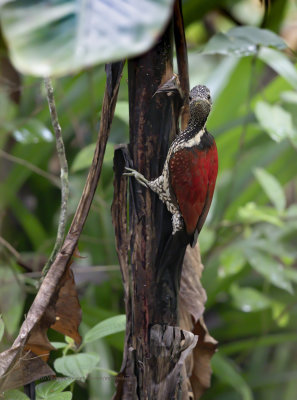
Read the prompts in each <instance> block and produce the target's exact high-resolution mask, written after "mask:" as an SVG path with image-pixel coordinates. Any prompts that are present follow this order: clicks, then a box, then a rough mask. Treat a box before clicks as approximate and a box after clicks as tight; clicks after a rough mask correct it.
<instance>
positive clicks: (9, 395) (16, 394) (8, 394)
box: [3, 389, 29, 400]
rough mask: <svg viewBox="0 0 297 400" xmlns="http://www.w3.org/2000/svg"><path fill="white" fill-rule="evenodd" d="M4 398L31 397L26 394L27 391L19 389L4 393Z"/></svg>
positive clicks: (11, 399)
mask: <svg viewBox="0 0 297 400" xmlns="http://www.w3.org/2000/svg"><path fill="white" fill-rule="evenodd" d="M3 399H4V400H29V397H28V396H26V395H25V393H23V392H21V391H19V390H16V389H14V390H8V391H7V392H5V393H4V397H3Z"/></svg>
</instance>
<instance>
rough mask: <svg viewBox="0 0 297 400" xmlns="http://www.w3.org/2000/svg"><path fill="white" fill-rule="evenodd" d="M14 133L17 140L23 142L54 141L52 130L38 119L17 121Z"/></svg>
mask: <svg viewBox="0 0 297 400" xmlns="http://www.w3.org/2000/svg"><path fill="white" fill-rule="evenodd" d="M16 125H17V126H16V127H15V128H14V130H13V132H12V134H13V136H14V138H15V140H16V141H17V142H20V143H23V144H31V143H39V142H52V141H53V139H54V137H53V134H52V133H51V131H50V130H48V129H47V127H46V126H45V125H43V123H42V122H40V121H38V120H37V119H28V120H25V121H17V122H16Z"/></svg>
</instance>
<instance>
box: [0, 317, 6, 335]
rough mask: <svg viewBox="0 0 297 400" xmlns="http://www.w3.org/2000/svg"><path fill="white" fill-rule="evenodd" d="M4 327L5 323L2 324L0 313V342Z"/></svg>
mask: <svg viewBox="0 0 297 400" xmlns="http://www.w3.org/2000/svg"><path fill="white" fill-rule="evenodd" d="M4 328H5V325H4V322H3V319H2V316H1V315H0V342H1V340H2V337H3V335H4Z"/></svg>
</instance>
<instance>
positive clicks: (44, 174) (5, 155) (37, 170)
mask: <svg viewBox="0 0 297 400" xmlns="http://www.w3.org/2000/svg"><path fill="white" fill-rule="evenodd" d="M0 157H3V158H5V159H6V160H9V161H12V162H14V163H16V164H20V165H23V166H24V167H26V168H28V169H30V170H31V171H33V172H35V173H36V174H38V175H40V176H42V177H43V178H45V179H48V180H49V181H51V182H52V183H53V184H54V185H55V186H57V187H58V188H60V187H61V185H60V182H59V179H58V178H57V177H56V176H55V175H52V174H49V173H48V172H46V171H44V170H43V169H40V168H38V167H36V165H34V164H32V163H30V162H29V161H27V160H24V159H23V158H19V157H16V156H13V155H11V154H8V153H6V151H4V150H2V149H0Z"/></svg>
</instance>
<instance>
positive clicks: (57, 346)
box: [51, 342, 67, 350]
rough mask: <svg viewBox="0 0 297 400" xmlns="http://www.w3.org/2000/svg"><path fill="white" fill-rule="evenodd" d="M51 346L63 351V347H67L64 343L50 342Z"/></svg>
mask: <svg viewBox="0 0 297 400" xmlns="http://www.w3.org/2000/svg"><path fill="white" fill-rule="evenodd" d="M51 345H52V346H54V347H55V348H56V349H57V350H59V349H63V348H64V347H66V346H67V343H65V342H51Z"/></svg>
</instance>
